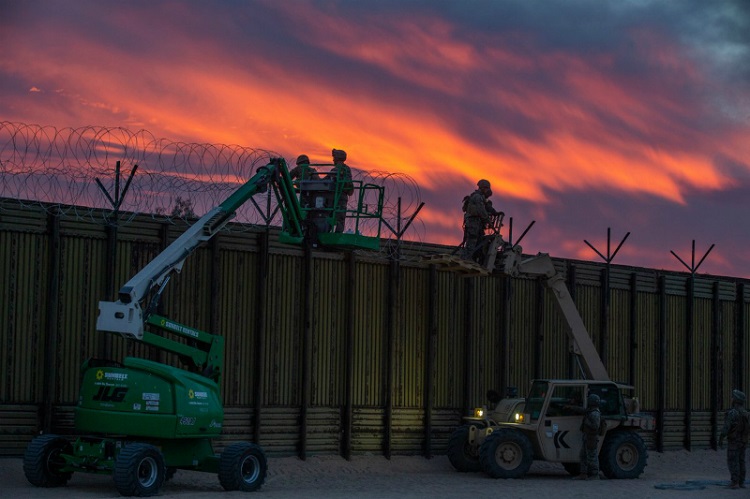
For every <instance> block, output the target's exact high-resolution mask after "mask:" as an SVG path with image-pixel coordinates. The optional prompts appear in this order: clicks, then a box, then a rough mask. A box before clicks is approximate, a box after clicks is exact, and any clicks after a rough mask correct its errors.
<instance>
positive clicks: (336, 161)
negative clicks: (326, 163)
mask: <svg viewBox="0 0 750 499" xmlns="http://www.w3.org/2000/svg"><path fill="white" fill-rule="evenodd" d="M331 155H332V156H333V169H332V170H331V172H330V173H329V174H328V176H329V178H333V179H334V180H337V181H338V182H339V183H340V185H341V186H342V188H341V193H340V194H339V202H338V206H337V207H336V208H337V209H338V211H337V213H336V228H335V232H344V220H345V218H346V205H347V203H348V201H349V196H351V195H352V193H353V192H354V185H353V184H352V171H351V169H350V168H349V166H347V164H346V163H344V162H345V161H346V151H342V150H341V149H333V150H332V151H331Z"/></svg>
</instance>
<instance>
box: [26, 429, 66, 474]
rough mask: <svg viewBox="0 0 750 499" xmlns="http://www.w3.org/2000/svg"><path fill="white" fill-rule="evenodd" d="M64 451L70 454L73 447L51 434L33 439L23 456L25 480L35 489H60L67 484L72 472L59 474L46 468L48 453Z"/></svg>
mask: <svg viewBox="0 0 750 499" xmlns="http://www.w3.org/2000/svg"><path fill="white" fill-rule="evenodd" d="M55 451H64V452H68V453H71V452H72V451H73V447H72V445H71V444H70V442H68V441H67V440H66V439H65V438H63V437H61V436H58V435H53V434H51V433H48V434H45V435H40V436H38V437H36V438H34V439H33V440H32V441H31V442H30V443H29V445H28V447H26V451H25V452H24V455H23V472H24V475H26V480H28V481H29V483H30V484H32V485H35V486H37V487H45V488H51V487H61V486H63V485H65V484H67V483H68V480H70V477H72V476H73V472H71V471H68V472H65V473H60V472H58V471H56V470H54V469H50V468H49V466H48V461H47V460H48V458H49V455H50V453H52V452H55Z"/></svg>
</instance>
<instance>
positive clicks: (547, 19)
mask: <svg viewBox="0 0 750 499" xmlns="http://www.w3.org/2000/svg"><path fill="white" fill-rule="evenodd" d="M0 12H2V15H1V16H0V42H2V43H3V49H4V50H3V52H2V53H0V95H2V99H0V114H2V115H5V116H7V117H11V118H13V119H16V120H19V121H28V122H37V123H41V124H47V123H49V124H53V125H56V126H80V125H87V124H102V125H123V124H124V125H128V124H129V123H137V124H138V126H139V127H140V126H145V127H147V128H152V129H153V132H154V133H155V134H157V135H161V136H169V137H172V138H180V139H184V140H193V141H196V142H205V141H227V142H237V143H242V144H247V145H249V146H251V147H263V148H268V149H274V150H279V151H281V152H282V153H283V154H285V155H287V156H288V157H293V156H294V155H295V154H297V153H298V151H299V150H301V149H304V150H305V151H306V152H309V153H310V154H313V155H316V154H317V155H322V154H323V152H326V151H327V150H329V149H330V147H332V146H333V145H336V146H339V147H345V148H347V149H348V150H349V152H350V154H351V155H352V158H358V162H360V161H361V163H359V164H361V165H362V166H363V167H367V168H370V167H373V168H378V169H404V170H406V171H407V173H409V174H410V175H412V176H413V177H414V178H415V179H417V181H418V182H420V185H421V188H422V198H423V200H424V201H425V202H426V205H425V209H424V212H423V213H422V214H421V217H422V219H423V220H424V229H425V235H424V238H425V239H426V240H427V241H437V242H452V243H453V244H457V243H458V242H459V241H460V238H461V229H460V217H461V213H460V199H461V198H462V197H463V195H465V194H466V193H468V192H470V191H471V190H472V189H473V188H474V186H475V182H476V180H477V179H478V178H479V177H486V178H489V179H490V180H492V181H493V187H494V186H496V188H495V189H494V190H495V193H496V194H495V199H496V201H495V203H496V205H497V206H498V207H501V209H504V211H505V212H506V213H507V214H508V216H509V217H510V216H512V217H513V219H514V223H515V224H516V227H514V231H515V233H516V234H518V233H520V231H521V230H523V228H524V227H525V226H526V225H527V224H528V223H530V222H531V221H532V220H536V224H535V226H534V228H533V229H532V230H531V231H530V232H529V234H528V236H527V237H526V238H525V244H526V245H528V247H529V248H531V249H533V250H534V251H545V252H549V253H551V254H553V255H555V256H566V257H576V258H584V257H585V258H592V259H596V258H597V257H596V256H595V255H593V253H592V252H591V251H590V250H588V249H587V247H586V246H585V245H584V244H583V243H582V241H583V239H587V240H589V241H594V240H596V241H598V242H599V243H601V242H602V237H604V235H605V234H606V228H607V227H612V228H613V230H614V231H615V233H616V234H620V235H621V234H624V233H625V232H627V231H630V232H631V234H632V235H631V236H630V238H629V239H628V241H627V243H626V245H625V247H624V248H623V250H622V253H621V255H620V256H619V257H618V259H619V258H622V261H623V262H625V263H629V264H633V265H654V266H665V267H669V268H677V269H678V270H679V267H678V266H676V265H675V263H676V262H675V261H674V258H673V257H672V256H671V255H670V254H669V250H670V249H675V250H678V249H680V250H683V251H684V249H685V248H686V247H689V242H690V241H691V240H693V239H696V240H697V241H699V243H705V245H706V246H708V245H709V244H711V243H716V245H717V246H716V249H715V250H714V252H713V253H712V255H711V257H710V258H709V259H708V260H707V262H706V263H705V265H706V268H710V269H712V270H711V271H712V272H715V273H726V274H738V275H750V271H748V270H747V268H748V264H749V263H750V257H748V256H747V252H746V251H745V249H744V248H745V247H747V246H748V245H747V243H748V240H747V239H748V238H750V235H749V234H750V225H749V224H748V223H747V222H745V221H744V220H743V218H742V217H741V215H740V214H741V213H742V211H741V210H742V202H743V200H744V199H747V197H746V196H747V194H750V193H749V192H748V185H749V184H750V182H748V177H749V176H750V163H749V161H750V160H748V153H750V151H749V150H748V147H749V146H748V145H747V136H748V132H749V127H750V125H749V123H750V85H749V84H748V82H750V24H749V19H750V3H749V2H747V1H745V0H736V1H734V0H724V1H717V2H704V1H702V0H685V1H680V2H660V1H656V0H653V1H650V0H629V1H621V2H602V1H600V0H564V1H563V0H560V1H531V0H505V1H496V0H466V1H463V2H456V1H454V0H411V1H404V0H373V1H372V2H351V1H344V0H340V1H331V0H327V1H312V0H310V1H295V2H277V1H274V0H266V1H245V0H231V1H224V2H212V3H206V2H202V1H198V0H194V1H184V2H176V1H168V2H145V1H139V2H118V3H110V2H100V1H93V0H91V1H81V2H75V3H62V2H54V3H50V4H45V5H41V4H38V3H35V2H8V1H2V0H0ZM14 54H19V55H18V56H17V57H14ZM31 87H38V88H40V89H41V90H43V91H42V92H39V93H35V95H31V93H30V92H29V91H28V90H29V88H31ZM0 118H2V116H0ZM47 120H48V121H47ZM86 120H94V122H93V123H91V122H88V121H86ZM45 121H46V123H45ZM316 151H318V152H316ZM680 245H682V246H680ZM685 245H687V246H685ZM587 251H588V253H586V252H587ZM677 265H679V264H677Z"/></svg>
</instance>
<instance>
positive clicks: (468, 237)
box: [461, 179, 497, 261]
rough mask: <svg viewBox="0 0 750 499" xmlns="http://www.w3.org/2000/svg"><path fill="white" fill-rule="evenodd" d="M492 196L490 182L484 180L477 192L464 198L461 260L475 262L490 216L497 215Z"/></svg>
mask: <svg viewBox="0 0 750 499" xmlns="http://www.w3.org/2000/svg"><path fill="white" fill-rule="evenodd" d="M490 196H492V189H491V188H490V182H489V180H485V179H482V180H480V181H479V182H477V190H476V191H474V192H472V193H471V194H469V195H468V196H465V197H464V204H463V211H464V224H463V228H464V240H463V245H464V246H463V250H462V251H461V258H463V259H464V260H472V261H474V259H475V253H476V251H477V249H478V246H479V242H480V240H481V239H482V236H483V235H484V229H485V228H486V227H487V223H488V222H489V220H490V215H496V214H497V211H496V210H495V209H494V208H493V207H492V201H490V200H489V197H490Z"/></svg>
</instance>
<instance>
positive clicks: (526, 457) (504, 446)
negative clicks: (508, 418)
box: [479, 428, 534, 478]
mask: <svg viewBox="0 0 750 499" xmlns="http://www.w3.org/2000/svg"><path fill="white" fill-rule="evenodd" d="M479 460H480V462H481V463H482V469H483V470H484V472H485V473H487V474H488V475H490V476H491V477H492V478H521V477H523V476H524V475H525V474H526V473H527V472H528V471H529V468H531V463H532V461H533V460H534V448H533V447H532V446H531V442H530V441H529V438H528V437H527V436H526V435H524V434H523V433H522V432H520V431H519V430H516V429H515V428H501V429H499V430H496V431H494V432H492V433H491V434H490V435H489V436H487V438H485V440H484V442H482V446H481V447H480V448H479Z"/></svg>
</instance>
